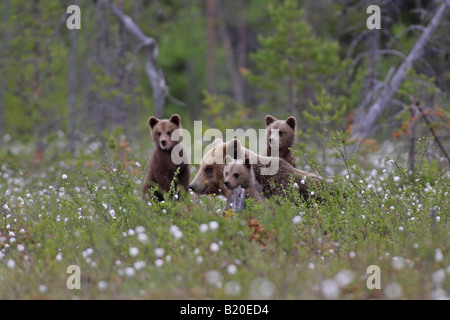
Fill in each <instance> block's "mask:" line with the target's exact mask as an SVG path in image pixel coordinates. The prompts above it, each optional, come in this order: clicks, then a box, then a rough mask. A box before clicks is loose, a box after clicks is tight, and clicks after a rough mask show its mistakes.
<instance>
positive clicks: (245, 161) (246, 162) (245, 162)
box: [244, 157, 252, 169]
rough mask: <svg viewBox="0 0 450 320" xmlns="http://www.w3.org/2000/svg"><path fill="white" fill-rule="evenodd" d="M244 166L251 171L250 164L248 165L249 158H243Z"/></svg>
mask: <svg viewBox="0 0 450 320" xmlns="http://www.w3.org/2000/svg"><path fill="white" fill-rule="evenodd" d="M244 165H245V167H246V168H247V169H251V167H252V164H251V163H250V158H249V157H245V159H244Z"/></svg>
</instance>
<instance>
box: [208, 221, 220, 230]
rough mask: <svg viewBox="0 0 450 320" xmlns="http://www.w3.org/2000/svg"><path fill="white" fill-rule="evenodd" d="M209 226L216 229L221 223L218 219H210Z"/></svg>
mask: <svg viewBox="0 0 450 320" xmlns="http://www.w3.org/2000/svg"><path fill="white" fill-rule="evenodd" d="M209 228H210V229H211V230H212V231H214V230H217V229H218V228H219V224H218V223H217V222H216V221H210V222H209Z"/></svg>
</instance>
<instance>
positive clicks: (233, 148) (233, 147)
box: [225, 139, 242, 159]
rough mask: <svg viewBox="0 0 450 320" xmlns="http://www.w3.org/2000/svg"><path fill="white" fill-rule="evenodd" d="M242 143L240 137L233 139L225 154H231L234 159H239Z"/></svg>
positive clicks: (228, 144)
mask: <svg viewBox="0 0 450 320" xmlns="http://www.w3.org/2000/svg"><path fill="white" fill-rule="evenodd" d="M241 148H242V145H241V142H240V141H239V140H238V139H233V140H231V141H230V142H228V143H227V147H226V152H225V154H227V155H229V156H231V157H232V158H233V159H238V158H239V154H240V151H241Z"/></svg>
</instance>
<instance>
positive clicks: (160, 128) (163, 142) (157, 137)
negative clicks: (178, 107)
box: [148, 114, 181, 151]
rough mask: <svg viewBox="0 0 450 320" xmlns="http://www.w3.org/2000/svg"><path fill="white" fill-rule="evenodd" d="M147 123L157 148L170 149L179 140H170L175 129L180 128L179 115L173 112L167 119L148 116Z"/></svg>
mask: <svg viewBox="0 0 450 320" xmlns="http://www.w3.org/2000/svg"><path fill="white" fill-rule="evenodd" d="M148 124H149V125H150V129H151V132H152V137H153V141H154V142H155V145H156V146H157V148H158V149H160V150H162V151H170V150H172V148H173V147H174V146H175V145H176V144H178V143H179V142H180V141H175V140H174V141H172V139H171V137H172V134H173V132H174V131H175V130H177V129H181V117H180V116H179V115H178V114H174V115H173V116H171V117H170V119H169V120H159V119H157V118H156V117H150V118H149V119H148Z"/></svg>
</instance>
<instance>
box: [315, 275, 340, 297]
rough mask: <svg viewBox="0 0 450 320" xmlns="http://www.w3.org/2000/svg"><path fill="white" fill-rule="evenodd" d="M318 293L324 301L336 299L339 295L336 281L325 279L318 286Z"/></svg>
mask: <svg viewBox="0 0 450 320" xmlns="http://www.w3.org/2000/svg"><path fill="white" fill-rule="evenodd" d="M320 291H321V292H322V295H323V296H324V297H325V299H337V298H339V295H340V294H341V292H340V290H339V284H338V282H337V281H336V280H333V279H326V280H324V281H322V283H321V284H320Z"/></svg>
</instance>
